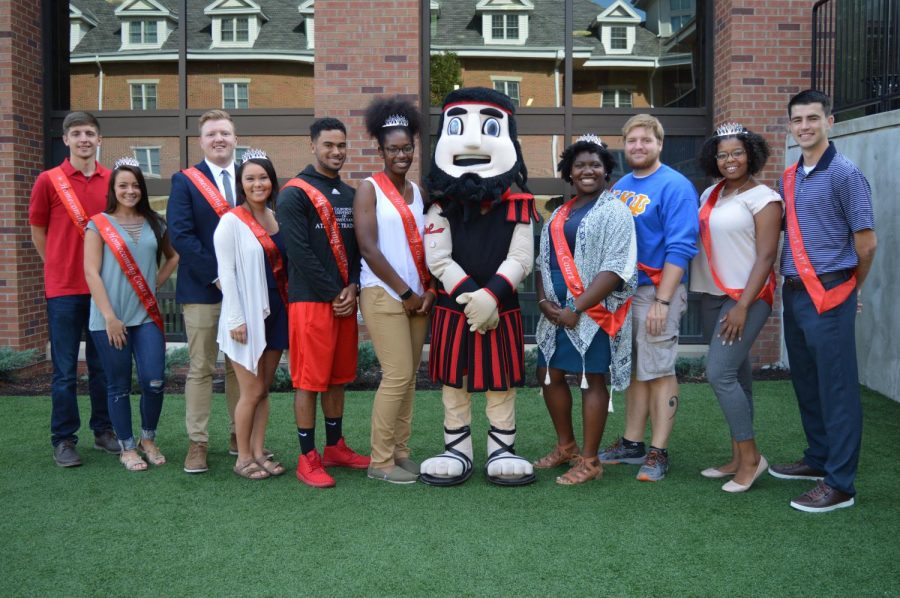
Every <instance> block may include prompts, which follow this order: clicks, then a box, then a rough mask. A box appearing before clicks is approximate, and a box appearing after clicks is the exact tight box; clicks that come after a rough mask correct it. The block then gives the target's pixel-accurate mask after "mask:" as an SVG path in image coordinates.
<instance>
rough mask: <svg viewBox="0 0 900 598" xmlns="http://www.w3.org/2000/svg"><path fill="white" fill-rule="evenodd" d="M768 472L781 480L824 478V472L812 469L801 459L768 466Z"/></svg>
mask: <svg viewBox="0 0 900 598" xmlns="http://www.w3.org/2000/svg"><path fill="white" fill-rule="evenodd" d="M769 474H770V475H773V476H775V477H776V478H781V479H782V480H821V479H824V478H825V472H824V471H820V470H818V469H813V468H812V467H810V466H809V465H807V464H806V463H804V462H803V459H800V460H799V461H796V462H794V463H782V464H779V465H772V466H770V467H769Z"/></svg>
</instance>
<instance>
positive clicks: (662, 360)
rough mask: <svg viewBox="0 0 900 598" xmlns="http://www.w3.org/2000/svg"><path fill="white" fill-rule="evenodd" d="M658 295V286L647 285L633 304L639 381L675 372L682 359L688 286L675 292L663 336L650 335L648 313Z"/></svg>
mask: <svg viewBox="0 0 900 598" xmlns="http://www.w3.org/2000/svg"><path fill="white" fill-rule="evenodd" d="M655 297H656V287H654V286H653V285H644V286H640V287H638V288H637V291H635V293H634V300H633V301H632V303H631V314H632V318H634V320H633V321H632V324H633V327H632V331H631V334H632V339H633V341H634V343H633V344H632V363H633V364H634V365H633V367H632V371H633V372H634V377H635V379H636V380H638V381H639V382H646V381H647V380H655V379H657V378H662V377H664V376H672V375H674V374H675V360H676V359H677V358H678V329H679V327H680V325H681V316H682V315H683V314H684V312H685V310H686V309H687V289H685V287H684V285H683V284H682V285H679V286H678V289H677V290H676V291H675V294H674V295H672V299H671V300H670V305H669V316H668V318H667V320H666V327H665V329H664V330H663V333H662V334H660V335H659V336H651V335H649V334H647V322H646V319H647V312H648V311H649V310H650V306H651V305H653V299H654V298H655Z"/></svg>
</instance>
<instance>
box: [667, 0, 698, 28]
mask: <svg viewBox="0 0 900 598" xmlns="http://www.w3.org/2000/svg"><path fill="white" fill-rule="evenodd" d="M692 18H694V0H669V24H670V25H671V27H672V33H675V32H677V31H678V30H679V29H681V28H682V27H684V26H685V25H687V23H688V21H690V20H691V19H692Z"/></svg>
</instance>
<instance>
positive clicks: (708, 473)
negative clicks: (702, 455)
mask: <svg viewBox="0 0 900 598" xmlns="http://www.w3.org/2000/svg"><path fill="white" fill-rule="evenodd" d="M700 475H702V476H703V477H704V478H709V479H711V480H718V479H720V478H727V477H728V476H733V475H734V474H733V473H728V472H726V471H721V470H719V469H716V468H715V467H707V468H706V469H704V470H703V471H701V472H700Z"/></svg>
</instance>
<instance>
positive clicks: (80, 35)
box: [69, 4, 97, 52]
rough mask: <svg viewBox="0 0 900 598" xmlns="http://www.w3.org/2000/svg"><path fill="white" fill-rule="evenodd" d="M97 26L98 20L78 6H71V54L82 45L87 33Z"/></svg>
mask: <svg viewBox="0 0 900 598" xmlns="http://www.w3.org/2000/svg"><path fill="white" fill-rule="evenodd" d="M96 26H97V19H95V18H94V16H93V15H92V14H91V13H89V12H87V11H82V10H80V9H79V8H78V7H77V6H75V5H73V4H69V52H71V51H72V50H74V49H75V47H76V46H77V45H78V44H80V43H81V40H82V39H84V36H85V35H87V32H88V31H90V30H91V29H93V28H94V27H96Z"/></svg>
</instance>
